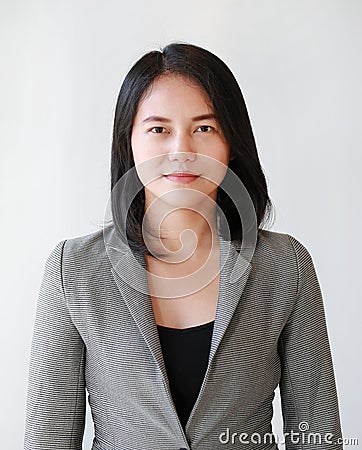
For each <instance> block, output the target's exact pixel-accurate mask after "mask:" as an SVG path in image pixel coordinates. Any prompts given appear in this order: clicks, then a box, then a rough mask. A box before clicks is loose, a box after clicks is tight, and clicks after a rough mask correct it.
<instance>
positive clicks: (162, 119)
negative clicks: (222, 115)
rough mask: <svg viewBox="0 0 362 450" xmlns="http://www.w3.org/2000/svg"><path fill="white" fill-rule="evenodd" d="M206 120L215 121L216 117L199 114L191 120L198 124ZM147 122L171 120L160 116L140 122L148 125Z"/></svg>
mask: <svg viewBox="0 0 362 450" xmlns="http://www.w3.org/2000/svg"><path fill="white" fill-rule="evenodd" d="M206 119H215V120H216V115H215V114H213V113H211V114H201V115H199V116H195V117H192V118H191V120H192V121H193V122H198V121H199V120H206ZM148 122H167V123H169V122H172V120H171V119H168V118H167V117H161V116H149V117H146V119H143V120H142V123H148Z"/></svg>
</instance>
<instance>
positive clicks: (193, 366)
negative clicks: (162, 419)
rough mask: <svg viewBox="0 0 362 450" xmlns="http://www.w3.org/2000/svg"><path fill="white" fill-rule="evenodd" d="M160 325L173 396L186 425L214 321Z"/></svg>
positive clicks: (198, 383)
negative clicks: (192, 325) (187, 324)
mask: <svg viewBox="0 0 362 450" xmlns="http://www.w3.org/2000/svg"><path fill="white" fill-rule="evenodd" d="M157 328H158V333H159V337H160V343H161V347H162V351H163V358H164V361H165V366H166V371H167V376H168V379H169V382H170V389H171V394H172V398H173V401H174V403H175V407H176V411H177V413H178V415H179V418H180V422H181V424H182V426H183V427H184V428H185V425H186V422H187V419H188V417H189V415H190V413H191V410H192V408H193V406H194V404H195V401H196V399H197V396H198V395H199V391H200V388H201V384H202V381H203V379H204V376H205V372H206V368H207V363H208V359H209V353H210V344H211V338H212V331H213V328H214V321H212V322H209V323H205V324H202V325H198V326H196V327H190V328H183V329H178V328H169V327H164V326H162V325H157Z"/></svg>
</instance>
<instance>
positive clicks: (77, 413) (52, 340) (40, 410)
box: [24, 240, 85, 450]
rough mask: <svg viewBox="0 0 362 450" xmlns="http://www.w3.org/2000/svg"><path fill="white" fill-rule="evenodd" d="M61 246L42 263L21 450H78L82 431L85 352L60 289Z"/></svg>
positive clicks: (83, 421)
mask: <svg viewBox="0 0 362 450" xmlns="http://www.w3.org/2000/svg"><path fill="white" fill-rule="evenodd" d="M65 243H66V240H64V241H61V242H59V243H58V244H57V245H56V246H55V248H54V249H53V250H52V252H51V253H50V255H49V256H48V259H47V261H46V263H45V271H44V274H43V278H42V282H41V286H40V292H39V296H38V303H37V309H36V317H35V324H34V328H33V338H32V344H31V352H30V367H29V376H28V395H27V404H26V420H25V435H24V449H25V450H63V449H64V450H65V449H67V450H81V449H82V440H83V434H84V425H85V381H84V364H85V346H84V342H83V341H82V339H81V337H80V335H79V333H78V331H77V329H76V328H75V326H74V324H73V323H72V320H71V317H70V315H69V311H68V308H67V302H66V298H65V295H64V289H63V283H62V257H63V251H64V246H65Z"/></svg>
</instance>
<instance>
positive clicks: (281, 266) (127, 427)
mask: <svg viewBox="0 0 362 450" xmlns="http://www.w3.org/2000/svg"><path fill="white" fill-rule="evenodd" d="M107 232H110V233H112V232H114V231H113V230H112V228H110V229H109V231H107ZM237 256H238V251H237V246H236V245H235V243H231V245H230V243H228V242H227V241H224V240H223V239H221V240H220V267H221V272H220V282H219V283H220V284H219V298H218V305H217V310H216V317H215V325H214V330H213V336H212V343H211V351H210V356H209V361H208V367H207V370H206V374H205V378H204V380H203V384H202V386H201V390H200V393H199V396H198V398H197V401H196V403H195V405H194V408H193V410H192V412H191V414H190V417H189V420H188V422H187V424H186V427H185V430H183V429H182V427H181V424H180V422H179V420H178V417H177V414H176V410H175V407H174V404H173V402H172V397H171V392H170V387H169V383H168V379H167V373H166V370H165V365H164V361H163V357H162V350H161V345H160V342H159V339H158V332H157V326H156V323H155V321H154V316H153V311H152V303H151V300H150V297H149V295H148V294H146V293H143V294H142V293H140V292H138V291H137V289H135V288H134V287H132V286H134V285H135V284H134V283H135V282H137V283H139V285H140V286H144V285H145V283H146V278H145V276H146V275H145V272H142V271H140V270H139V265H140V266H141V267H143V268H145V261H144V258H143V256H142V255H139V254H135V257H136V259H134V258H132V257H131V253H130V252H129V253H128V254H126V255H125V259H124V260H122V267H120V268H118V270H121V271H122V272H121V275H122V276H120V272H119V271H118V270H114V268H113V267H112V266H111V264H110V262H109V259H108V256H107V253H106V251H105V246H104V241H103V230H102V231H97V232H95V233H91V234H89V235H86V236H82V237H78V238H73V239H67V240H63V241H61V242H59V243H58V244H57V245H56V246H55V248H54V249H53V251H52V252H51V254H50V255H49V257H48V259H47V262H46V265H45V272H44V276H43V281H42V285H41V290H40V294H39V300H38V305H37V314H36V321H35V325H34V334H33V341H32V351H31V363H30V371H29V388H28V399H27V415H26V428H25V438H24V449H25V450H50V449H54V450H65V449H67V450H80V449H81V448H82V444H81V442H82V438H83V432H84V409H85V393H86V389H87V391H88V394H89V403H90V407H91V411H92V417H93V421H94V426H95V437H94V442H93V447H92V450H138V449H143V450H172V449H175V450H176V449H180V448H184V449H193V450H217V449H226V448H227V449H234V448H235V449H248V450H253V449H258V450H275V449H277V448H278V447H277V445H276V443H275V442H273V440H272V442H270V440H269V439H266V440H265V437H267V436H269V435H268V433H271V432H272V429H271V418H272V414H273V410H272V401H273V398H274V390H275V388H276V387H277V386H278V384H279V385H280V390H281V398H282V412H283V417H284V427H285V432H291V431H292V430H294V431H295V432H297V431H299V429H298V425H299V423H300V422H303V421H304V422H308V425H309V427H310V431H311V432H315V433H320V434H321V435H324V434H325V433H333V434H334V438H333V439H334V441H335V440H336V439H337V438H338V437H341V429H340V421H339V411H338V400H337V393H336V387H335V379H334V372H333V363H332V357H331V352H330V347H329V340H328V334H327V327H326V321H325V314H324V306H323V300H322V295H321V291H320V287H319V284H318V279H317V276H316V273H315V269H314V266H313V262H312V258H311V256H310V254H309V253H308V251H307V249H306V248H305V247H304V246H303V245H302V244H301V243H300V242H299V241H298V240H296V239H295V238H294V237H292V236H290V235H288V234H283V233H276V232H272V231H265V230H263V231H262V232H261V233H260V236H259V238H258V242H257V246H256V249H255V253H254V256H253V259H252V261H251V264H250V265H249V266H248V267H246V270H245V272H244V273H243V276H242V277H240V278H239V279H237V280H236V282H235V283H232V282H230V275H231V273H232V269H233V267H234V266H235V263H236V260H237ZM124 275H127V276H129V277H130V278H129V280H131V281H132V283H127V282H125V281H124V279H127V276H126V277H125V276H124ZM137 283H136V284H137ZM146 285H147V283H146ZM227 432H229V436H230V439H229V442H228V443H223V442H222V441H221V440H220V436H223V439H224V442H225V440H226V436H227V434H226V433H227ZM232 433H236V434H237V435H238V436H239V435H240V434H241V433H247V435H248V436H249V437H250V436H252V435H253V433H254V436H256V435H255V433H258V435H260V438H261V439H262V442H259V443H258V442H252V441H251V440H249V443H248V444H245V443H242V442H240V440H238V439H236V440H235V442H234V443H232V442H231V435H232ZM244 436H245V435H244ZM264 440H265V441H264ZM316 448H320V449H321V450H322V449H323V450H325V449H342V448H343V447H342V445H341V444H337V443H334V444H328V443H326V442H323V443H322V444H321V445H318V444H316V443H315V442H311V443H309V444H308V443H307V442H305V443H303V442H299V443H293V442H292V441H291V440H289V442H288V444H287V449H288V450H312V449H313V450H315V449H316Z"/></svg>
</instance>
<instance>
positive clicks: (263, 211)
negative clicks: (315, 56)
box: [111, 43, 273, 255]
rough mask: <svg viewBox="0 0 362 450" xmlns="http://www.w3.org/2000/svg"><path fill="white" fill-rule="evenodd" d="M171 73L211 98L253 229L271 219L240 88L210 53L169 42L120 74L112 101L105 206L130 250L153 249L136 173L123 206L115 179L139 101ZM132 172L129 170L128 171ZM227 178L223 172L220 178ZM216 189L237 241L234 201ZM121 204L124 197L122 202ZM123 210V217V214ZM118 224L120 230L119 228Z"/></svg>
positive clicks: (128, 159) (124, 167)
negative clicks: (108, 205) (133, 190)
mask: <svg viewBox="0 0 362 450" xmlns="http://www.w3.org/2000/svg"><path fill="white" fill-rule="evenodd" d="M167 74H177V75H181V76H183V77H186V78H188V79H190V80H192V81H193V82H196V83H197V85H199V86H200V87H201V88H202V89H203V91H204V92H205V93H206V94H207V96H208V98H209V99H210V101H211V105H212V106H213V109H214V112H215V114H216V117H217V120H218V122H219V125H220V127H221V129H222V131H223V133H224V136H225V138H226V140H227V142H228V144H229V148H230V157H233V159H230V161H229V168H230V169H231V170H232V171H233V172H234V173H235V174H236V175H237V177H238V178H239V179H240V180H241V181H242V183H243V184H244V186H245V188H246V190H247V192H248V194H249V196H250V198H251V200H252V203H253V206H254V210H255V216H256V221H257V228H258V233H259V232H260V230H261V228H262V227H263V226H265V225H266V224H267V222H268V221H270V219H271V213H272V212H273V205H272V202H271V200H270V198H269V195H268V189H267V183H266V179H265V176H264V173H263V170H262V167H261V164H260V161H259V157H258V153H257V148H256V143H255V139H254V136H253V131H252V127H251V123H250V119H249V115H248V111H247V108H246V105H245V101H244V98H243V95H242V92H241V90H240V87H239V85H238V83H237V81H236V79H235V77H234V75H233V74H232V72H231V70H230V69H229V68H228V66H227V65H226V64H225V63H224V62H223V61H222V60H221V59H220V58H219V57H217V56H216V55H214V54H213V53H211V52H210V51H208V50H205V49H203V48H201V47H198V46H196V45H192V44H187V43H171V44H169V45H167V46H166V47H164V48H163V49H161V50H154V51H150V52H149V53H146V54H145V55H144V56H142V57H141V58H140V59H139V60H138V61H137V62H136V63H135V64H134V65H133V66H132V68H131V69H130V71H129V72H128V74H127V75H126V77H125V79H124V81H123V83H122V86H121V89H120V92H119V95H118V100H117V104H116V109H115V118H114V127H113V140H112V155H111V191H112V194H114V195H113V196H111V209H112V218H113V223H114V225H115V227H116V231H117V233H118V234H119V235H120V236H122V239H123V240H125V242H127V243H128V245H129V247H130V248H131V249H132V250H137V251H140V252H142V253H143V254H148V255H150V254H153V253H151V252H150V251H149V249H148V248H147V246H146V245H145V242H144V239H143V236H142V220H143V216H144V207H145V194H144V189H142V188H140V183H141V181H140V180H139V178H138V177H137V175H136V176H133V177H131V176H130V177H128V181H127V182H129V183H134V184H133V188H136V187H137V189H138V193H137V195H136V196H135V198H134V199H133V201H132V203H131V204H130V206H129V207H128V208H127V209H128V210H127V211H126V210H124V209H122V205H121V203H122V201H121V202H120V200H122V199H123V201H126V197H127V192H126V191H127V184H125V185H124V186H123V188H122V189H123V191H122V192H118V194H117V195H116V194H115V192H116V189H115V187H116V185H117V182H118V181H119V180H120V179H121V177H123V175H125V174H126V173H127V172H128V171H129V170H130V169H131V168H132V167H134V161H133V153H132V147H131V134H132V127H133V122H134V118H135V115H136V112H137V108H138V105H139V103H140V100H141V99H142V98H143V96H144V94H145V93H146V92H147V91H148V89H149V88H150V87H151V86H152V83H154V82H155V81H156V80H157V79H158V78H160V77H161V76H162V75H167ZM132 172H133V173H135V171H132ZM225 178H227V176H226V177H225ZM222 186H223V184H221V185H220V186H219V188H218V192H217V204H218V205H219V207H220V208H221V210H222V211H223V214H224V215H225V218H226V221H227V224H228V229H229V230H230V231H229V233H230V239H231V240H235V239H236V240H239V241H241V240H242V224H241V221H240V216H239V214H238V212H237V209H236V207H235V204H234V202H233V201H232V200H231V199H230V197H229V196H228V195H227V194H226V192H225V191H224V190H223V189H222ZM126 203H127V202H126ZM125 214H126V220H125V219H124V217H125V216H124V215H125ZM122 223H124V224H125V229H122Z"/></svg>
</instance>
